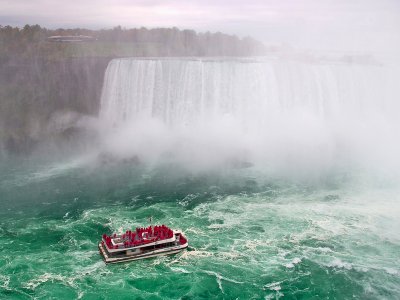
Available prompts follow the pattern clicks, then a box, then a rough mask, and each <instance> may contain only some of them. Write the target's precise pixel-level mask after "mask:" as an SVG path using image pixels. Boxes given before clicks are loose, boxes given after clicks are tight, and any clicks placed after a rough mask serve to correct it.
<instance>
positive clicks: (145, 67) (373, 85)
mask: <svg viewBox="0 0 400 300" xmlns="http://www.w3.org/2000/svg"><path fill="white" fill-rule="evenodd" d="M398 73H399V72H398V69H395V68H393V67H388V66H384V65H362V64H345V63H338V62H336V63H334V62H329V63H327V62H325V63H323V62H318V63H307V62H299V61H283V60H278V59H229V60H227V59H134V58H132V59H116V60H113V61H112V62H110V64H109V66H108V68H107V71H106V76H105V81H104V87H103V93H102V99H101V110H100V119H101V120H102V122H103V123H104V124H106V128H108V129H107V130H106V132H104V133H105V136H106V139H105V140H106V143H105V147H106V151H111V152H113V153H115V154H117V155H121V156H122V157H127V156H130V155H136V156H138V157H139V158H141V159H142V160H145V161H146V160H148V161H152V162H154V161H159V159H160V158H161V157H164V158H165V156H166V154H168V155H169V156H170V157H171V156H172V157H174V159H177V160H179V161H181V162H183V163H185V164H188V165H192V166H196V167H199V166H201V167H212V166H216V165H219V163H222V162H226V161H230V162H232V161H235V162H238V161H240V162H243V161H246V162H251V163H253V164H260V165H263V166H264V167H265V166H267V167H268V168H270V169H271V170H285V171H289V172H292V171H294V170H307V171H309V170H321V168H322V169H329V168H331V167H332V166H335V165H336V166H337V164H338V163H340V164H352V165H356V166H357V167H359V166H362V167H371V166H372V167H378V168H381V167H383V168H388V167H393V168H396V167H399V166H400V158H399V157H398V155H397V153H400V143H399V132H400V131H399V130H400V126H399V125H400V122H399V120H398V112H399V108H400V105H399V102H398V99H399V98H398V96H399V95H400V89H399V85H396V80H397V79H396V78H398V76H396V75H398Z"/></svg>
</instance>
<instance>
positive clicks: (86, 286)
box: [0, 159, 400, 299]
mask: <svg viewBox="0 0 400 300" xmlns="http://www.w3.org/2000/svg"><path fill="white" fill-rule="evenodd" d="M65 161H66V162H55V163H50V162H48V161H47V160H42V161H41V160H39V159H36V160H33V159H32V160H25V161H24V160H22V161H21V160H20V161H18V162H16V161H9V162H7V163H4V162H3V163H2V165H1V170H2V171H1V174H0V180H1V186H0V195H1V196H0V197H1V206H2V210H1V212H0V298H6V299H7V298H10V299H74V298H76V299H278V298H284V299H321V298H322V299H328V298H329V299H350V298H351V299H396V298H399V297H400V255H399V253H400V233H399V228H400V219H399V216H400V205H399V203H400V202H399V201H400V199H399V198H400V197H399V194H398V188H397V186H396V184H395V183H396V182H392V183H391V184H389V183H388V181H382V182H385V183H384V184H383V183H382V182H377V181H373V180H371V178H366V177H367V176H365V174H364V176H361V175H360V173H346V172H334V173H332V174H330V175H327V174H325V175H324V176H321V177H320V178H319V179H318V180H317V179H315V178H314V179H313V180H306V179H304V180H301V181H300V180H297V181H296V180H293V179H290V180H289V179H287V178H286V179H285V178H277V177H271V176H267V175H266V174H264V173H263V172H260V170H256V169H255V168H254V167H250V168H242V169H234V168H228V167H227V168H225V169H224V168H223V169H220V170H218V171H208V172H205V171H204V172H202V173H200V172H198V173H194V172H188V171H184V170H182V169H179V168H178V167H177V166H173V165H168V166H158V167H154V168H148V167H145V166H142V165H138V164H130V163H112V164H103V165H95V164H89V165H88V164H86V165H85V164H80V163H79V162H76V161H74V160H68V159H65ZM356 174H357V175H356ZM370 180H371V181H372V182H373V184H372V183H371V181H370ZM150 215H151V216H153V219H154V220H155V221H156V222H157V223H164V224H167V225H169V226H171V227H172V228H180V229H182V230H184V232H185V233H186V234H187V236H188V238H189V243H190V249H189V250H188V251H185V252H183V253H181V254H178V255H175V256H169V257H159V258H154V259H148V260H142V261H138V262H131V263H125V264H120V265H107V266H106V265H105V264H104V263H103V261H102V259H101V257H100V255H99V254H98V251H97V242H98V241H99V239H100V237H101V235H102V234H103V233H107V234H110V233H111V232H116V231H125V230H126V229H128V228H134V227H136V226H140V225H144V226H146V225H148V220H147V218H148V216H150Z"/></svg>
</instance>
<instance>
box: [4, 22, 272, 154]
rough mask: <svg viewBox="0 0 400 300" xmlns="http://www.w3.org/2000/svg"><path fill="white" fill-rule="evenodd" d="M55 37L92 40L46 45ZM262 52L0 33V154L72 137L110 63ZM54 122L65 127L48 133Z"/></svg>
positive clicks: (159, 40)
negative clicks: (114, 60) (124, 59)
mask: <svg viewBox="0 0 400 300" xmlns="http://www.w3.org/2000/svg"><path fill="white" fill-rule="evenodd" d="M55 35H56V36H57V35H61V36H65V35H67V36H79V35H88V36H91V39H90V42H81V43H66V42H52V40H51V39H49V37H50V36H55ZM264 50H265V49H264V46H263V45H262V44H261V43H260V42H257V41H255V40H253V39H251V38H249V37H247V38H244V39H239V38H237V37H236V36H231V35H226V34H222V33H209V32H207V33H196V32H195V31H192V30H179V29H177V28H157V29H150V30H148V29H146V28H140V29H122V28H121V27H116V28H114V29H110V30H98V31H94V30H86V29H57V30H48V29H45V28H41V27H40V26H39V25H35V26H29V25H26V26H25V27H24V28H23V29H20V28H14V27H11V26H5V27H2V26H0V154H1V153H6V152H7V153H9V152H11V153H25V152H30V151H31V150H32V148H33V146H34V144H35V143H37V142H41V141H43V140H45V139H48V138H49V137H50V138H52V137H57V136H60V135H61V136H62V135H63V132H68V130H69V129H73V128H74V124H73V123H74V120H75V121H76V120H77V119H78V118H79V116H82V115H93V116H95V115H97V113H98V109H99V105H100V94H101V89H102V84H103V77H104V73H105V70H106V67H107V64H108V62H109V61H110V60H111V59H112V58H116V57H146V56H249V55H260V54H262V52H263V51H264ZM65 116H67V117H66V118H65ZM68 116H69V117H68ZM57 118H62V119H64V121H63V122H64V125H65V126H61V128H60V126H59V127H58V128H54V127H57V126H53V125H54V123H57V122H54V121H55V119H57ZM68 118H69V121H68ZM70 131H71V130H70ZM72 131H73V130H72ZM67 135H68V134H67Z"/></svg>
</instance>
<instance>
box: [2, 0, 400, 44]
mask: <svg viewBox="0 0 400 300" xmlns="http://www.w3.org/2000/svg"><path fill="white" fill-rule="evenodd" d="M27 23H29V24H39V25H41V26H45V27H48V28H59V27H64V28H76V27H85V28H91V29H99V28H111V27H114V26H117V25H121V26H122V27H126V28H132V27H141V26H145V27H150V28H153V27H172V26H176V27H178V28H180V29H186V28H188V29H194V30H196V31H213V32H215V31H221V32H224V33H230V34H237V35H239V36H245V35H250V36H253V37H255V38H256V39H258V40H261V41H263V42H264V43H266V44H267V45H268V44H289V45H292V46H294V47H297V48H308V49H324V50H351V51H364V50H365V51H382V50H387V49H400V47H399V45H400V0H336V1H332V0H265V1H261V0H247V1H246V0H240V1H239V0H220V1H217V0H215V1H212V0H186V1H179V0H166V1H161V0H114V1H112V0H80V1H77V0H69V1H51V0H0V24H2V25H12V26H23V25H25V24H27Z"/></svg>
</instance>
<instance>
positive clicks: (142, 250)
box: [99, 225, 188, 264]
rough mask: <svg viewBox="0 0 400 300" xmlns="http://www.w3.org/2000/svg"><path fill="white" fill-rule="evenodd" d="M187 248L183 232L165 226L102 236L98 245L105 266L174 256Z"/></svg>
mask: <svg viewBox="0 0 400 300" xmlns="http://www.w3.org/2000/svg"><path fill="white" fill-rule="evenodd" d="M187 247H188V240H187V238H186V237H185V235H184V234H183V232H182V231H180V230H172V229H170V228H168V227H167V226H165V225H161V226H149V227H147V228H136V230H135V231H131V230H128V231H126V232H125V233H124V234H116V233H114V234H112V235H110V236H108V235H106V234H103V238H102V240H101V242H100V243H99V251H100V254H101V255H102V256H103V259H104V261H105V263H106V264H114V263H119V262H127V261H131V260H138V259H143V258H148V257H155V256H160V255H169V254H175V253H178V252H180V251H182V250H183V249H186V248H187Z"/></svg>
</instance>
